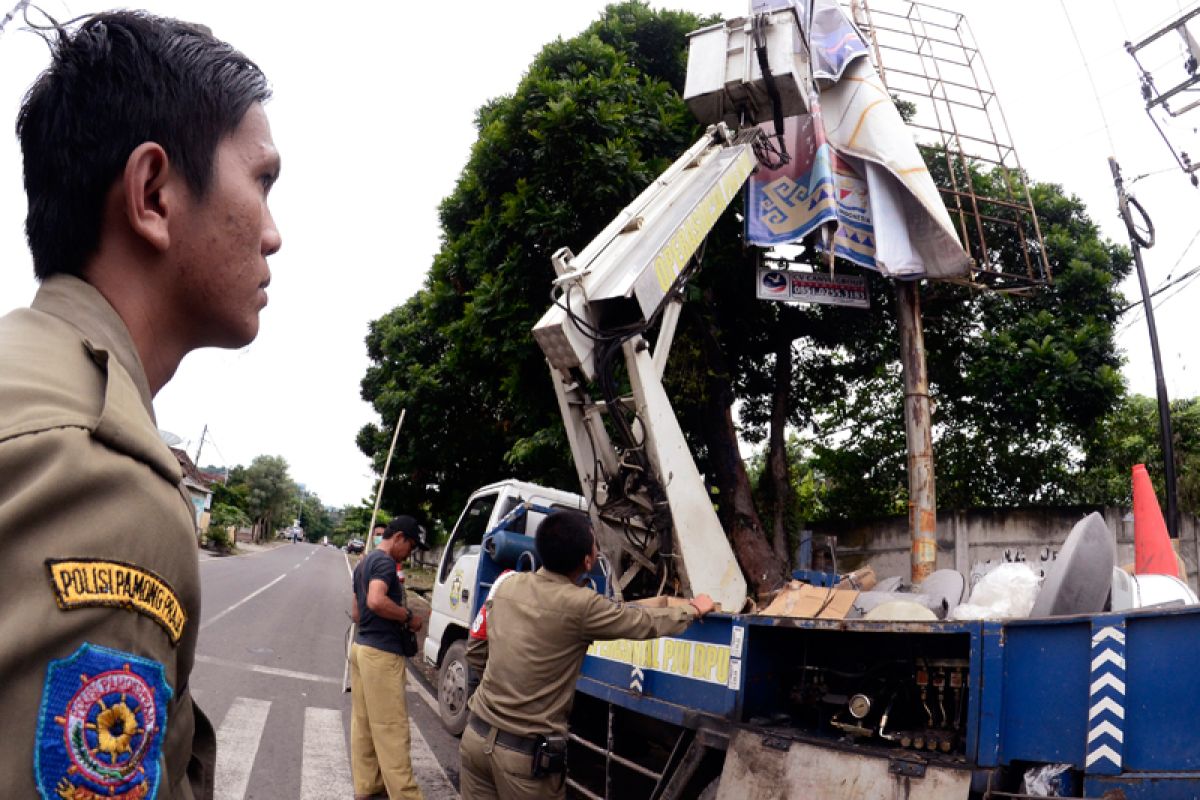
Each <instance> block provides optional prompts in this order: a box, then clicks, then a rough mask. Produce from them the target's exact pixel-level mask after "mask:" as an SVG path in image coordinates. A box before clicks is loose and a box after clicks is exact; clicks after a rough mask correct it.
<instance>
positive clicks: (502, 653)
mask: <svg viewBox="0 0 1200 800" xmlns="http://www.w3.org/2000/svg"><path fill="white" fill-rule="evenodd" d="M487 603H488V610H487V639H483V640H479V639H472V640H471V641H470V644H469V645H468V647H467V663H468V665H469V666H470V667H471V669H473V670H475V672H476V674H479V673H480V672H482V673H483V678H482V680H481V681H480V683H479V688H478V689H477V690H476V692H475V694H473V695H472V696H471V700H470V708H471V710H472V711H473V712H475V714H476V715H477V716H479V717H480V718H481V719H483V720H484V721H485V722H487V723H488V724H490V725H493V726H495V727H497V728H500V729H501V730H504V731H508V732H509V733H514V734H517V735H519V736H533V735H536V734H545V733H558V734H565V733H566V732H567V717H568V716H570V713H571V704H572V702H573V701H574V697H575V681H576V679H577V678H578V677H579V668H580V667H581V666H582V665H583V657H584V654H585V653H586V652H587V649H588V646H589V645H591V643H592V642H593V641H594V640H596V639H653V638H655V637H658V636H666V635H669V634H672V633H679V632H681V631H682V630H683V629H684V628H686V627H687V626H688V625H689V624H690V623H691V622H692V620H694V619H696V610H695V609H694V608H693V607H692V606H690V605H686V606H677V607H674V608H643V607H641V606H634V605H625V604H623V603H614V602H613V601H611V600H609V599H607V598H606V597H603V596H601V595H599V594H597V593H596V592H595V591H594V590H593V589H590V588H584V587H581V586H576V585H574V584H573V583H571V581H570V580H569V579H568V578H567V577H566V576H563V575H559V574H558V573H556V572H550V571H549V570H547V569H545V568H542V569H539V570H538V571H537V572H533V573H529V572H523V573H519V574H516V575H511V576H509V577H508V578H507V579H505V580H504V582H503V583H501V584H500V585H499V586H497V587H496V589H495V591H494V592H493V593H492V596H491V597H490V598H489V599H488V601H487ZM485 665H486V668H485Z"/></svg>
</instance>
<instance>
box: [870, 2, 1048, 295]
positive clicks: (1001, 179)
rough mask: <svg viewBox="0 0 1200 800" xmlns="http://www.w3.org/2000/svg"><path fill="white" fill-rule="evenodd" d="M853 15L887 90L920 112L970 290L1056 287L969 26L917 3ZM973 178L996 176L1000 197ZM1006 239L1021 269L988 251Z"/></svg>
mask: <svg viewBox="0 0 1200 800" xmlns="http://www.w3.org/2000/svg"><path fill="white" fill-rule="evenodd" d="M850 8H851V12H852V14H853V18H854V21H855V24H857V25H858V26H859V28H860V29H861V30H862V32H863V34H864V35H865V36H866V37H867V38H868V40H869V41H870V42H871V43H872V49H873V55H874V59H875V65H876V67H877V68H878V69H879V72H880V75H881V77H882V78H883V81H884V84H885V85H886V86H887V88H888V90H889V91H890V92H891V93H892V94H893V96H894V97H896V98H897V99H898V100H900V101H904V102H907V103H910V104H912V106H914V108H915V111H914V113H913V115H912V117H911V119H909V127H910V128H912V129H913V130H914V132H916V136H917V144H918V145H920V146H921V147H922V148H923V150H924V152H925V156H926V160H927V161H929V162H935V161H940V162H941V164H940V166H941V169H940V170H939V169H934V167H935V166H936V164H935V163H930V167H931V172H932V174H933V178H934V181H935V183H936V184H937V186H938V189H939V191H940V192H941V193H942V197H943V199H944V201H945V203H946V209H947V210H948V211H949V212H950V216H951V219H952V220H953V221H954V224H955V227H956V228H957V230H958V235H959V239H960V241H961V242H962V245H963V247H964V248H965V249H966V250H967V252H968V253H970V255H971V257H972V259H973V264H972V272H971V278H970V282H971V283H973V284H975V285H979V286H982V287H986V288H990V289H994V290H998V291H1008V292H1023V291H1027V290H1029V289H1031V288H1032V287H1035V286H1038V285H1041V284H1044V283H1048V282H1051V281H1052V280H1053V275H1052V273H1051V269H1050V264H1049V261H1048V260H1047V257H1046V247H1045V242H1044V241H1043V239H1042V231H1041V225H1040V224H1039V222H1038V218H1037V214H1036V212H1035V210H1034V206H1033V200H1032V197H1031V195H1030V191H1029V182H1028V179H1027V178H1026V175H1025V172H1024V170H1023V169H1022V168H1021V162H1020V159H1019V158H1018V157H1017V151H1016V148H1015V147H1014V145H1013V143H1012V134H1011V132H1010V131H1009V128H1008V122H1007V120H1006V119H1005V118H1004V112H1003V110H1002V109H1001V108H1000V102H999V99H998V98H997V96H996V91H995V89H994V88H993V84H992V80H991V76H990V75H989V74H988V71H987V66H986V64H984V61H983V56H982V54H981V53H980V51H979V48H978V46H977V45H976V43H975V37H974V34H973V33H972V32H971V29H970V26H969V25H968V23H967V20H966V17H965V16H964V15H963V14H960V13H959V12H957V11H952V10H949V9H945V8H941V7H938V6H933V5H929V4H926V3H918V2H911V0H869V1H868V0H851V2H850ZM973 170H974V171H981V170H982V171H987V172H990V173H992V175H993V177H994V178H996V179H997V180H995V181H992V182H989V183H990V184H993V185H998V186H999V191H998V192H997V191H991V190H990V189H989V186H988V185H984V184H983V183H981V182H980V181H977V180H974V179H972V171H973ZM1006 237H1013V238H1015V240H1016V244H1017V246H1018V247H1019V249H1020V253H1021V255H1022V259H1023V262H1024V263H1023V264H1018V265H1012V264H1004V263H1002V262H1001V261H1000V250H999V248H996V247H993V246H989V239H991V241H992V243H993V244H995V242H996V241H997V240H998V239H1000V238H1006ZM1022 267H1023V269H1022Z"/></svg>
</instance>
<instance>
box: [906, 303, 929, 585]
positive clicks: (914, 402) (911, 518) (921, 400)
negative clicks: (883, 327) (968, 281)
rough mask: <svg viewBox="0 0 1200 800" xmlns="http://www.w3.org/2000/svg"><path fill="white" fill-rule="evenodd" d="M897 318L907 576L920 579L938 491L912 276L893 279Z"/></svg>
mask: <svg viewBox="0 0 1200 800" xmlns="http://www.w3.org/2000/svg"><path fill="white" fill-rule="evenodd" d="M896 308H897V316H898V317H899V321H900V362H901V363H902V364H903V366H904V432H905V435H906V437H907V440H908V532H909V537H910V538H911V540H912V582H913V583H914V584H920V583H921V582H922V581H924V580H925V579H926V578H928V577H929V573H931V572H933V570H934V569H935V568H936V567H937V494H936V492H935V491H934V474H933V430H932V428H933V426H932V423H931V415H930V409H929V377H928V375H927V374H926V371H925V333H924V330H923V328H922V326H921V295H920V292H919V290H918V287H917V282H916V281H898V282H897V283H896Z"/></svg>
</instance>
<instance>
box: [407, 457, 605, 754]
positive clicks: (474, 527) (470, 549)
mask: <svg viewBox="0 0 1200 800" xmlns="http://www.w3.org/2000/svg"><path fill="white" fill-rule="evenodd" d="M560 508H567V509H574V510H582V509H585V508H586V504H585V503H584V500H583V498H582V497H580V496H579V495H577V494H572V493H571V492H563V491H559V490H557V489H548V488H546V487H544V486H536V485H534V484H532V483H523V482H521V481H518V480H513V479H509V480H505V481H500V482H498V483H493V484H489V485H487V486H484V487H483V488H481V489H478V490H476V491H475V492H474V493H472V494H471V496H470V498H468V499H467V505H466V508H464V509H463V512H462V514H460V515H459V518H458V522H457V523H455V525H454V529H453V530H452V531H451V533H450V538H449V539H448V540H447V543H446V549H445V550H444V551H443V553H442V558H441V560H440V561H439V562H438V571H437V575H436V576H435V577H434V583H433V601H432V603H431V605H432V611H431V613H430V616H429V623H428V624H429V628H428V635H427V636H426V637H425V648H424V652H423V656H424V658H425V661H426V662H427V663H429V664H431V665H433V666H436V667H437V668H438V681H437V690H438V705H439V710H440V712H441V717H442V724H443V725H445V726H446V730H448V731H450V732H451V733H453V734H455V735H456V736H457V735H458V734H461V733H462V731H463V728H464V727H465V726H466V724H467V662H466V652H467V643H466V639H467V634H468V633H469V632H470V629H471V620H472V619H473V617H474V615H475V609H476V608H477V607H478V603H479V596H480V593H482V594H484V595H486V593H487V589H488V588H490V586H491V583H492V581H493V580H495V577H496V574H495V570H494V569H492V570H490V571H489V568H488V567H486V566H485V568H484V574H483V575H482V576H481V575H480V555H481V553H482V551H483V546H484V535H485V534H488V533H491V532H494V531H499V530H501V529H502V526H501V523H502V522H505V521H506V518H507V522H506V524H505V526H503V528H504V529H506V530H507V531H508V532H509V534H511V538H510V540H509V546H510V547H524V548H526V549H528V548H529V547H531V539H530V540H526V539H522V538H516V537H532V535H533V533H534V532H535V531H536V530H537V526H538V524H539V523H540V522H541V521H542V519H543V517H544V516H545V514H546V511H547V510H550V509H560ZM514 511H515V512H516V513H514ZM491 541H492V542H498V541H499V540H498V539H497V538H495V537H493V539H492V540H491ZM502 555H503V554H502ZM489 563H495V562H494V561H489ZM525 566H528V562H527V563H526V564H525Z"/></svg>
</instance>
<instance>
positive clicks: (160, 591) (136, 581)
mask: <svg viewBox="0 0 1200 800" xmlns="http://www.w3.org/2000/svg"><path fill="white" fill-rule="evenodd" d="M46 568H47V569H49V570H50V585H51V586H53V587H54V599H55V600H57V601H58V607H59V608H61V609H63V610H64V611H69V610H71V609H73V608H95V607H98V606H112V607H115V608H124V609H126V610H128V611H136V612H137V613H139V614H142V615H144V616H147V617H149V618H150V619H152V620H154V621H155V622H157V623H158V624H159V625H161V626H162V627H163V630H165V631H166V632H167V638H169V639H170V640H171V644H172V645H176V644H179V637H181V636H183V629H184V626H185V625H187V612H186V611H184V610H183V606H182V605H180V603H179V598H178V597H177V596H176V595H175V590H174V589H172V588H171V585H170V584H169V583H167V582H166V581H165V580H163V579H162V578H161V577H159V576H158V575H155V574H154V573H153V572H151V571H150V570H148V569H143V568H142V567H136V566H134V565H133V564H124V563H122V562H120V561H105V560H103V559H98V558H75V559H56V558H48V559H46Z"/></svg>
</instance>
